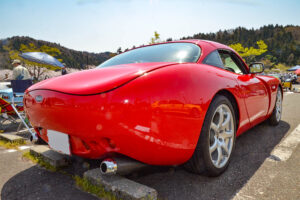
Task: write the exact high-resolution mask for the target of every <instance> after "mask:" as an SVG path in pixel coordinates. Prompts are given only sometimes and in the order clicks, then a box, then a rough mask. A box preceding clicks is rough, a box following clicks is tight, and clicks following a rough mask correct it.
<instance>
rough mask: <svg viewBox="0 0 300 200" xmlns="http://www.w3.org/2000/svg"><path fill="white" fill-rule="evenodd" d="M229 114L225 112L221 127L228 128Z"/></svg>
mask: <svg viewBox="0 0 300 200" xmlns="http://www.w3.org/2000/svg"><path fill="white" fill-rule="evenodd" d="M230 119H231V116H230V114H229V113H227V114H226V118H225V121H224V122H223V123H222V128H223V129H224V128H229V124H230Z"/></svg>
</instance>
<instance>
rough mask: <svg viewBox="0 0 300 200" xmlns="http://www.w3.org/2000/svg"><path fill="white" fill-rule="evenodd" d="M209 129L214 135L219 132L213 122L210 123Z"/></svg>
mask: <svg viewBox="0 0 300 200" xmlns="http://www.w3.org/2000/svg"><path fill="white" fill-rule="evenodd" d="M210 128H211V129H212V130H214V132H215V133H217V132H218V130H219V128H218V125H216V124H215V123H214V122H211V124H210Z"/></svg>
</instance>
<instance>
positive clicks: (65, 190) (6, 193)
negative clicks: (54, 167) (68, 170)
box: [0, 166, 98, 200]
mask: <svg viewBox="0 0 300 200" xmlns="http://www.w3.org/2000/svg"><path fill="white" fill-rule="evenodd" d="M0 199H2V200H11V199H18V200H19V199H31V200H34V199H43V200H44V199H45V200H47V199H49V200H53V199H91V200H94V199H95V200H96V199H98V198H96V197H94V196H92V195H90V194H88V193H85V192H82V191H80V190H79V189H77V188H76V186H75V182H74V181H73V179H72V177H71V176H67V175H64V174H61V173H58V172H50V171H47V170H45V169H42V168H40V167H38V166H33V167H30V168H28V169H26V170H24V171H22V172H20V173H18V174H17V175H15V176H13V177H12V178H11V179H9V181H7V182H6V183H5V184H4V186H3V188H2V191H1V198H0Z"/></svg>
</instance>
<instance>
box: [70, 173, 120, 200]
mask: <svg viewBox="0 0 300 200" xmlns="http://www.w3.org/2000/svg"><path fill="white" fill-rule="evenodd" d="M73 179H74V180H75V183H76V185H77V186H78V187H79V188H81V189H82V190H83V191H85V192H88V193H91V194H94V195H96V196H97V197H99V198H104V199H106V200H117V199H118V198H117V197H116V196H114V195H113V194H112V193H110V192H108V191H106V190H105V189H104V187H103V186H100V185H94V184H92V183H91V182H90V181H89V180H88V179H87V178H81V177H80V176H78V175H75V176H73Z"/></svg>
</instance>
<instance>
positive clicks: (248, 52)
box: [229, 40, 268, 62]
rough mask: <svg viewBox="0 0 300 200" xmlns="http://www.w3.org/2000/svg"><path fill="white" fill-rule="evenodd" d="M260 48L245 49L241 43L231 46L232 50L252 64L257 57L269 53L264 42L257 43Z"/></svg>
mask: <svg viewBox="0 0 300 200" xmlns="http://www.w3.org/2000/svg"><path fill="white" fill-rule="evenodd" d="M256 44H257V46H258V48H255V47H243V45H242V44H241V43H236V44H231V45H229V46H230V47H231V48H232V49H234V50H235V51H236V52H238V53H239V54H240V56H241V57H243V58H244V59H245V60H246V62H251V61H253V60H254V58H255V56H259V55H261V54H263V53H265V52H267V51H268V45H266V43H265V42H264V41H263V40H259V41H257V42H256Z"/></svg>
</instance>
